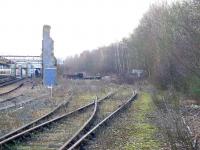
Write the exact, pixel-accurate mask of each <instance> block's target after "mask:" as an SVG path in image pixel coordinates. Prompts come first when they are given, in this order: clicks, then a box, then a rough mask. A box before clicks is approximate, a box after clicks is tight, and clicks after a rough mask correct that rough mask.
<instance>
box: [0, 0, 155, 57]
mask: <svg viewBox="0 0 200 150" xmlns="http://www.w3.org/2000/svg"><path fill="white" fill-rule="evenodd" d="M154 2H155V0H0V55H7V54H9V55H11V54H12V55H40V54H41V49H42V28H43V25H44V24H48V25H50V26H51V37H52V38H53V40H54V42H55V43H54V53H55V55H56V57H59V58H65V57H66V56H70V55H74V54H78V53H80V52H81V51H83V50H91V49H94V48H97V47H101V46H104V45H109V44H110V43H113V42H117V41H120V40H121V39H122V38H123V37H127V36H128V35H130V33H132V32H133V29H134V28H135V27H136V26H137V25H138V23H139V20H140V19H141V17H142V15H143V14H144V13H145V12H146V11H147V10H148V8H149V4H150V3H154Z"/></svg>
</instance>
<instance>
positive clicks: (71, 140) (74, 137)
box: [60, 99, 97, 149]
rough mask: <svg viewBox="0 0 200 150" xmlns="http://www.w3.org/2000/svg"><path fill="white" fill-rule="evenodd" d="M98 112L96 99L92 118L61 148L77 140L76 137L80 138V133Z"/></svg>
mask: <svg viewBox="0 0 200 150" xmlns="http://www.w3.org/2000/svg"><path fill="white" fill-rule="evenodd" d="M96 113H97V99H96V101H95V108H94V111H93V113H92V115H91V116H90V118H89V119H88V120H87V121H86V122H85V123H84V124H83V126H82V127H81V128H80V129H79V130H78V131H77V132H76V133H75V134H74V135H73V136H72V137H71V138H70V139H69V140H68V141H67V142H66V143H65V144H64V145H63V146H62V147H61V148H60V149H64V148H66V147H67V146H70V144H71V143H73V142H75V141H76V139H78V136H79V135H80V133H81V132H82V131H83V130H84V129H85V128H86V127H87V126H89V124H90V123H91V121H92V120H93V119H94V117H95V115H96Z"/></svg>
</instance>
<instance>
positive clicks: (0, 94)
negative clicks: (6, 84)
mask: <svg viewBox="0 0 200 150" xmlns="http://www.w3.org/2000/svg"><path fill="white" fill-rule="evenodd" d="M23 85H24V83H21V84H19V85H17V86H16V87H14V88H13V89H11V90H9V91H6V92H4V93H0V96H4V95H7V94H10V93H12V92H14V91H16V90H17V89H19V88H21V87H22V86H23Z"/></svg>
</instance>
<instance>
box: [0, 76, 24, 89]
mask: <svg viewBox="0 0 200 150" xmlns="http://www.w3.org/2000/svg"><path fill="white" fill-rule="evenodd" d="M24 79H25V78H20V79H11V80H9V81H5V82H3V83H0V88H2V87H5V86H8V85H11V84H14V83H17V82H19V81H22V80H24Z"/></svg>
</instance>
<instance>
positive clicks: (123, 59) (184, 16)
mask: <svg viewBox="0 0 200 150" xmlns="http://www.w3.org/2000/svg"><path fill="white" fill-rule="evenodd" d="M199 41H200V2H199V1H198V0H185V1H180V2H174V3H170V4H167V3H160V4H155V5H152V6H151V7H150V9H149V10H148V12H147V13H146V14H145V15H144V16H143V18H142V19H141V21H140V24H139V25H138V27H137V28H136V29H135V30H134V32H133V33H132V34H131V36H130V37H129V38H124V39H123V40H122V41H121V42H118V43H113V44H111V45H110V46H107V47H101V48H98V49H96V50H93V51H84V52H82V53H81V54H80V56H78V55H76V56H74V57H69V58H67V59H66V60H65V67H64V68H65V70H66V71H68V72H77V71H83V72H90V73H93V74H97V73H101V74H112V73H115V74H123V75H125V74H128V73H130V72H131V70H132V69H143V70H145V71H146V73H147V76H148V78H149V79H150V80H151V81H152V82H153V83H154V84H155V85H157V86H158V87H159V88H162V89H167V88H168V87H171V86H173V87H174V88H175V89H176V90H179V91H183V92H188V93H189V95H191V96H194V97H197V96H199V94H200V90H199V89H200V84H196V83H197V82H196V81H198V83H199V80H200V79H199V78H200V69H199V67H200V59H199V58H200V45H199ZM194 76H195V80H194V79H193V77H194ZM188 81H194V82H193V83H191V82H188Z"/></svg>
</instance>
